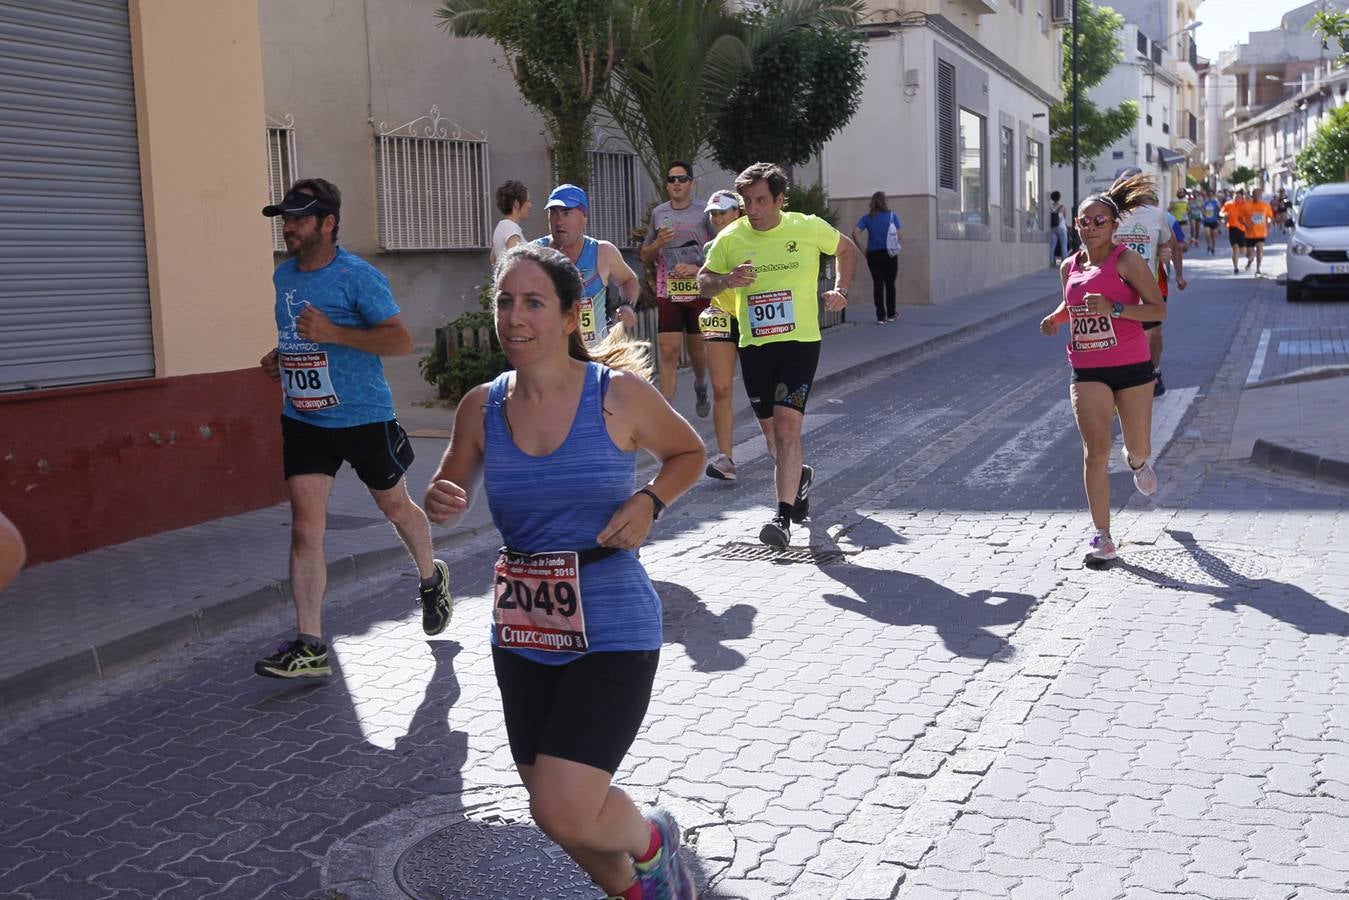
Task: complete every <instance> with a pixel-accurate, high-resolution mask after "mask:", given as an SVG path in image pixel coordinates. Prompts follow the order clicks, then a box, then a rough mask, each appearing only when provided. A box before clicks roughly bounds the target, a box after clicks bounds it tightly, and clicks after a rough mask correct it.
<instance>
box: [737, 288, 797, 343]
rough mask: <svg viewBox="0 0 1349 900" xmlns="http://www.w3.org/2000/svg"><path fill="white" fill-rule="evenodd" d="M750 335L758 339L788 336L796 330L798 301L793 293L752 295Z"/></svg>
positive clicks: (772, 292)
mask: <svg viewBox="0 0 1349 900" xmlns="http://www.w3.org/2000/svg"><path fill="white" fill-rule="evenodd" d="M745 299H746V301H747V303H748V305H749V333H750V334H751V335H753V336H754V337H756V338H759V337H771V336H772V335H775V334H788V333H790V332H793V331H795V330H796V301H795V300H794V299H793V298H792V292H791V291H767V292H765V293H762V294H750V295H749V296H748V297H747V298H745Z"/></svg>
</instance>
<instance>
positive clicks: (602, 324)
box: [534, 184, 641, 347]
mask: <svg viewBox="0 0 1349 900" xmlns="http://www.w3.org/2000/svg"><path fill="white" fill-rule="evenodd" d="M544 209H545V210H547V212H548V236H547V237H541V238H539V239H538V240H537V241H535V242H534V243H536V244H542V245H543V246H545V247H552V248H553V249H555V250H559V251H561V252H562V253H564V254H566V256H567V258H568V259H570V260H571V261H572V262H574V263H575V264H576V268H578V269H580V271H581V281H582V282H584V285H585V289H584V290H583V291H582V294H581V302H580V304H579V306H580V326H581V340H583V341H584V342H585V345H586V346H587V347H593V346H595V345H596V344H598V343H599V342H600V341H602V340H604V336H605V334H606V333H607V331H608V315H609V310H608V287H609V285H610V284H613V285H615V286H617V288H618V296H619V300H620V302H619V304H618V308H617V310H615V313H614V317H615V318H616V319H617V320H618V321H619V322H621V323H622V324H623V326H624V327H625V328H626V329H627V330H628V331H630V332H631V331H632V330H633V329H635V328H636V327H637V316H636V314H635V313H634V312H633V304H634V303H636V302H637V298H638V296H639V295H640V293H641V282H639V281H638V280H637V275H636V274H635V273H634V272H633V271H632V269H631V268H629V266H628V264H627V263H626V262H624V260H623V254H621V253H619V252H618V248H617V247H615V246H614V245H613V244H611V243H609V242H608V241H601V240H597V239H595V238H593V237H590V236H589V235H588V234H586V233H585V230H586V223H587V222H588V221H589V219H590V201H589V200H588V199H587V198H586V192H585V191H583V190H581V189H580V188H579V187H577V186H576V185H574V184H559V185H558V186H557V187H555V188H553V192H552V193H551V194H549V195H548V202H547V203H546V204H544Z"/></svg>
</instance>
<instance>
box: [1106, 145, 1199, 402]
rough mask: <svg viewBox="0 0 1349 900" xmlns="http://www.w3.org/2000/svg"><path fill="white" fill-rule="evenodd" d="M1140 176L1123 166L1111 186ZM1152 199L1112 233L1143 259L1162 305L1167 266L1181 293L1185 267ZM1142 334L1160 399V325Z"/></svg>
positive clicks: (1162, 214)
mask: <svg viewBox="0 0 1349 900" xmlns="http://www.w3.org/2000/svg"><path fill="white" fill-rule="evenodd" d="M1142 173H1143V170H1142V169H1140V168H1138V167H1137V166H1125V167H1123V168H1122V169H1120V170H1119V171H1118V172H1116V173H1115V183H1116V184H1118V183H1119V181H1120V179H1122V178H1133V177H1134V176H1135V175H1141V174H1142ZM1152 199H1153V202H1152V203H1151V204H1149V205H1147V206H1140V207H1138V208H1137V209H1133V210H1130V211H1128V212H1126V213H1124V214H1123V215H1121V216H1120V219H1119V226H1118V228H1116V230H1115V243H1116V244H1124V245H1125V246H1126V247H1128V248H1130V249H1131V250H1133V251H1134V252H1135V253H1137V254H1138V255H1139V256H1141V257H1143V261H1144V262H1146V263H1147V264H1148V268H1149V269H1151V270H1152V276H1153V277H1154V278H1156V279H1157V284H1158V285H1160V286H1161V289H1162V302H1163V303H1165V302H1166V299H1167V292H1168V286H1167V282H1168V279H1167V276H1166V265H1167V263H1168V262H1169V263H1171V264H1172V265H1174V266H1175V270H1176V286H1177V287H1179V288H1180V289H1181V290H1184V289H1185V286H1186V281H1185V275H1184V271H1185V269H1184V265H1185V264H1184V261H1183V257H1182V255H1181V249H1180V248H1179V247H1178V246H1177V244H1176V237H1175V234H1174V233H1173V232H1172V230H1171V222H1170V220H1169V219H1168V218H1167V216H1166V211H1165V210H1163V209H1162V208H1160V207H1159V206H1157V205H1156V201H1157V198H1156V197H1155V196H1154V197H1153V198H1152ZM1143 330H1144V331H1146V332H1147V335H1148V347H1149V349H1151V351H1152V368H1153V374H1154V377H1155V380H1154V381H1153V383H1152V395H1153V396H1154V397H1160V396H1161V395H1162V394H1165V393H1166V385H1165V384H1163V383H1162V372H1161V364H1162V323H1161V322H1144V323H1143Z"/></svg>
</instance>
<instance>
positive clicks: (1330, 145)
mask: <svg viewBox="0 0 1349 900" xmlns="http://www.w3.org/2000/svg"><path fill="white" fill-rule="evenodd" d="M1294 166H1295V168H1296V170H1297V177H1298V178H1299V179H1301V180H1303V181H1305V182H1307V183H1308V184H1325V183H1326V182H1331V181H1349V106H1340V107H1336V108H1335V109H1333V110H1331V112H1330V116H1329V117H1328V118H1327V119H1326V120H1325V121H1324V122H1322V123H1321V127H1320V128H1318V129H1316V133H1315V134H1313V135H1312V136H1311V139H1310V140H1308V141H1307V146H1306V147H1303V148H1302V151H1301V152H1300V153H1298V155H1297V160H1296V162H1295V163H1294Z"/></svg>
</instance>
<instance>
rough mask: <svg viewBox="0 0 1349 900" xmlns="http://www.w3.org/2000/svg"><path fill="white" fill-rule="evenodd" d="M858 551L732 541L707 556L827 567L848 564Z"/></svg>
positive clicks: (738, 560) (739, 560)
mask: <svg viewBox="0 0 1349 900" xmlns="http://www.w3.org/2000/svg"><path fill="white" fill-rule="evenodd" d="M856 552H857V551H855V550H853V551H848V550H840V549H838V548H837V547H807V548H805V549H804V550H792V549H787V550H779V549H778V548H776V547H766V546H764V545H763V544H743V543H739V542H737V541H731V542H730V543H729V544H722V545H721V546H720V547H718V548H717V549H716V550H713V551H712V552H711V553H709V554H707V557H708V558H711V559H729V560H734V561H736V562H773V563H809V564H810V565H814V566H827V565H830V564H831V563H841V562H847V561H848V557H849V556H851V555H852V554H853V553H856Z"/></svg>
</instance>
